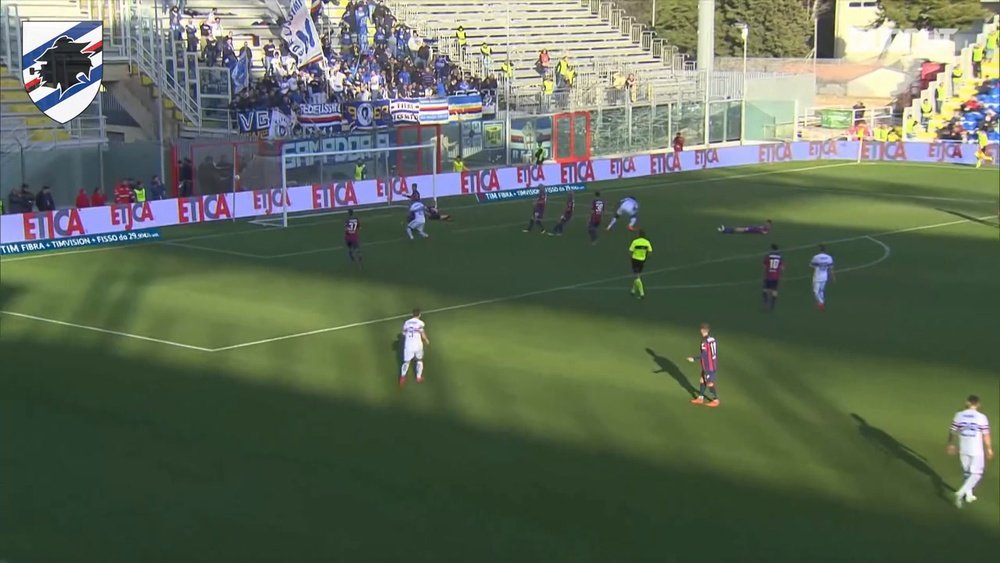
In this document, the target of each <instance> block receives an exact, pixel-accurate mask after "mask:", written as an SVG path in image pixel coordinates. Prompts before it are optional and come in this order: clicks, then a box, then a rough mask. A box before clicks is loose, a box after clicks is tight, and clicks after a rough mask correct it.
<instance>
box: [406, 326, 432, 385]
mask: <svg viewBox="0 0 1000 563" xmlns="http://www.w3.org/2000/svg"><path fill="white" fill-rule="evenodd" d="M430 343H431V341H430V339H429V338H427V330H426V329H425V328H424V321H422V320H420V309H414V310H413V316H412V317H410V318H409V319H406V322H404V323H403V367H402V368H400V370H399V385H400V386H402V385H403V384H405V383H406V374H407V373H409V371H410V362H412V361H413V360H416V361H417V367H416V370H417V383H423V382H424V344H430Z"/></svg>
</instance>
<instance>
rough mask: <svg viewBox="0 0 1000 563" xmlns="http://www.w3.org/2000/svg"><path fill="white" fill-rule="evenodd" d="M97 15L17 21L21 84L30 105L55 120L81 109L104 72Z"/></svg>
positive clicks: (64, 119)
mask: <svg viewBox="0 0 1000 563" xmlns="http://www.w3.org/2000/svg"><path fill="white" fill-rule="evenodd" d="M103 37H104V28H103V26H102V25H101V22H99V21H81V22H73V21H58V22H56V21H25V22H21V38H22V39H21V68H22V69H23V70H22V77H21V79H22V81H23V82H24V89H25V91H27V92H28V96H29V97H31V101H32V102H34V104H35V107H37V108H38V109H39V110H41V111H42V113H44V114H45V115H47V116H49V117H51V118H52V119H54V120H55V121H58V122H59V123H66V122H67V121H69V120H71V119H73V118H74V117H76V116H78V115H80V114H81V113H83V111H84V110H85V109H87V107H88V106H90V103H91V102H93V101H94V98H95V97H97V92H98V91H99V90H100V89H101V79H102V77H103V76H104V72H103V71H104V66H103V63H104V61H103V57H102V55H101V42H102V40H103Z"/></svg>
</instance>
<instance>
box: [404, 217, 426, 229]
mask: <svg viewBox="0 0 1000 563" xmlns="http://www.w3.org/2000/svg"><path fill="white" fill-rule="evenodd" d="M426 222H427V221H426V220H423V221H421V220H420V219H414V220H412V221H410V222H409V224H407V225H406V228H408V229H414V230H418V231H419V230H420V229H422V228H423V226H424V224H425V223H426Z"/></svg>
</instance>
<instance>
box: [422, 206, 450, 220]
mask: <svg viewBox="0 0 1000 563" xmlns="http://www.w3.org/2000/svg"><path fill="white" fill-rule="evenodd" d="M427 218H428V219H430V220H431V221H451V215H449V214H448V213H441V210H440V209H438V208H437V207H434V206H431V207H428V208H427Z"/></svg>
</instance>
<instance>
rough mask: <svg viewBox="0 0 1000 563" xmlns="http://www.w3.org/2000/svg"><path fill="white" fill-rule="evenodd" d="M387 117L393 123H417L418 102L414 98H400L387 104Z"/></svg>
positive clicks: (418, 114)
mask: <svg viewBox="0 0 1000 563" xmlns="http://www.w3.org/2000/svg"><path fill="white" fill-rule="evenodd" d="M389 115H390V116H392V122H393V123H419V122H420V100H418V99H416V98H400V99H398V100H392V101H391V102H389Z"/></svg>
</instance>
